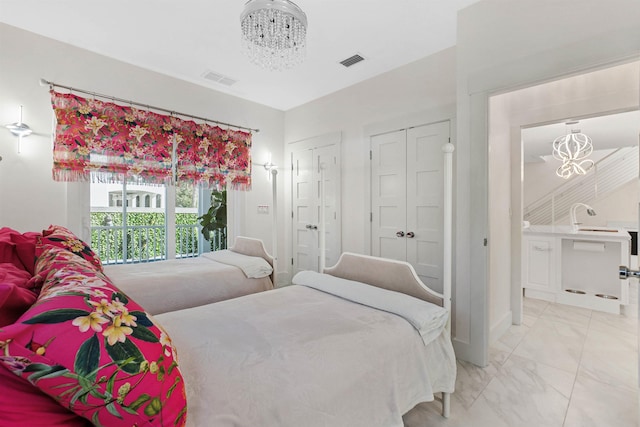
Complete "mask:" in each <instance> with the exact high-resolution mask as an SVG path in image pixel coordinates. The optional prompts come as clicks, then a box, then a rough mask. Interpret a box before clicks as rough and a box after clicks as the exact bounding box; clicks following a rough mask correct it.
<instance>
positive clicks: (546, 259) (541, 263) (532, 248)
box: [522, 234, 558, 301]
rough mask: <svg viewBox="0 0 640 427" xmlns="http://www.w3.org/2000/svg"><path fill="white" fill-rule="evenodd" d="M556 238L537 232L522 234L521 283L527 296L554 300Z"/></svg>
mask: <svg viewBox="0 0 640 427" xmlns="http://www.w3.org/2000/svg"><path fill="white" fill-rule="evenodd" d="M555 241H556V238H555V237H553V236H545V235H539V234H528V235H524V237H523V242H524V248H523V249H524V250H523V264H522V272H523V278H524V280H523V285H524V287H525V288H526V289H527V290H529V296H534V297H535V298H539V299H545V300H548V301H555V294H556V293H557V282H558V280H557V277H556V275H557V269H556V256H555V255H556V251H557V248H556V242H555Z"/></svg>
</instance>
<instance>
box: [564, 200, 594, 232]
mask: <svg viewBox="0 0 640 427" xmlns="http://www.w3.org/2000/svg"><path fill="white" fill-rule="evenodd" d="M580 206H584V207H585V208H586V209H587V214H588V215H589V216H595V215H596V211H594V210H593V208H592V207H591V206H589V205H587V204H584V203H574V204H573V205H571V210H570V211H569V216H570V218H571V225H572V226H573V232H574V233H577V232H578V226H579V225H580V223H579V222H578V219H577V218H576V210H577V209H578V208H579V207H580Z"/></svg>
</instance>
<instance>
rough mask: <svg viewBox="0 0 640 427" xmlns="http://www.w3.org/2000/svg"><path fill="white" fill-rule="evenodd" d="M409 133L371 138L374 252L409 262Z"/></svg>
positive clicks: (372, 235) (372, 249) (376, 254)
mask: <svg viewBox="0 0 640 427" xmlns="http://www.w3.org/2000/svg"><path fill="white" fill-rule="evenodd" d="M406 147H407V142H406V131H404V130H401V131H397V132H392V133H387V134H383V135H376V136H373V137H372V138H371V224H372V226H371V245H372V246H371V252H372V255H374V256H381V257H384V258H391V259H396V260H400V261H405V260H406V257H407V245H406V238H405V237H404V233H405V232H406V220H407V200H406V181H407V179H406V172H405V168H406V161H407V152H406Z"/></svg>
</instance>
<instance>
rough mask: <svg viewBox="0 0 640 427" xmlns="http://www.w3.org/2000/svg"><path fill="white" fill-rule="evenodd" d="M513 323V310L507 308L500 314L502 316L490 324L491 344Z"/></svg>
mask: <svg viewBox="0 0 640 427" xmlns="http://www.w3.org/2000/svg"><path fill="white" fill-rule="evenodd" d="M512 324H513V312H512V311H511V310H509V311H508V312H506V313H505V314H504V316H502V318H501V319H500V320H499V321H498V322H496V323H495V324H494V325H491V331H490V332H489V343H490V344H493V343H494V342H496V341H498V340H499V339H500V337H501V336H502V335H503V334H504V333H505V332H507V329H509V328H510V327H511V325H512Z"/></svg>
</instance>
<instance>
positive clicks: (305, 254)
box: [291, 134, 341, 274]
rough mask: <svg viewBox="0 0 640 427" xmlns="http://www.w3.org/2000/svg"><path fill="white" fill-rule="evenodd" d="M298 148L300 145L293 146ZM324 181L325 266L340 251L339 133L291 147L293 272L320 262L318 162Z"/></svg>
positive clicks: (314, 267)
mask: <svg viewBox="0 0 640 427" xmlns="http://www.w3.org/2000/svg"><path fill="white" fill-rule="evenodd" d="M296 148H299V149H296ZM321 165H324V167H325V169H324V184H325V205H324V206H325V244H326V247H325V249H326V252H325V266H326V267H330V266H332V265H334V264H335V263H336V262H337V261H338V258H339V257H340V252H341V234H340V231H341V218H340V134H329V135H323V136H320V137H316V138H312V139H311V140H305V141H300V142H298V143H295V145H294V146H293V147H292V151H291V195H292V196H291V197H292V213H291V217H292V224H293V229H292V240H293V242H292V247H293V257H292V260H291V262H292V272H293V274H295V273H297V272H299V271H302V270H313V271H318V269H319V266H320V256H321V254H320V235H319V230H320V228H321V227H320V178H321V173H320V166H321Z"/></svg>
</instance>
